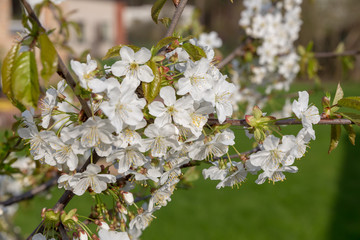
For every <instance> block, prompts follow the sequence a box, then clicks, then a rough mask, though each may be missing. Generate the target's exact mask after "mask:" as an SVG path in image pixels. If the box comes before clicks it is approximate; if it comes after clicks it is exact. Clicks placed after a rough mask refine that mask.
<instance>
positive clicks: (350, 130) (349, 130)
mask: <svg viewBox="0 0 360 240" xmlns="http://www.w3.org/2000/svg"><path fill="white" fill-rule="evenodd" d="M343 126H344V128H345V130H346V132H347V133H348V137H349V140H350V142H351V144H352V145H354V146H355V138H356V133H355V131H354V128H353V126H351V125H343Z"/></svg>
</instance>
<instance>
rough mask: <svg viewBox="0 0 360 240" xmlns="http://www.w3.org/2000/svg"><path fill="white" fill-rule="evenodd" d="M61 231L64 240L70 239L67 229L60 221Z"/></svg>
mask: <svg viewBox="0 0 360 240" xmlns="http://www.w3.org/2000/svg"><path fill="white" fill-rule="evenodd" d="M59 232H60V235H61V239H62V240H70V239H69V236H68V235H67V234H66V230H65V228H64V225H62V223H60V225H59Z"/></svg>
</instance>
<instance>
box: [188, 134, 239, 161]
mask: <svg viewBox="0 0 360 240" xmlns="http://www.w3.org/2000/svg"><path fill="white" fill-rule="evenodd" d="M231 134H232V135H231ZM233 137H234V134H233V133H231V132H230V130H229V131H224V132H223V133H217V134H216V135H215V136H213V137H211V136H207V137H206V138H205V139H204V140H202V141H197V142H195V144H193V145H192V146H191V147H190V149H189V157H190V158H192V159H194V160H204V159H205V158H207V157H208V156H210V157H213V156H215V157H221V156H223V155H224V154H226V153H227V152H228V149H229V147H228V145H233V144H234V141H233V140H231V138H232V139H233Z"/></svg>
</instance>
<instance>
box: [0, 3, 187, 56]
mask: <svg viewBox="0 0 360 240" xmlns="http://www.w3.org/2000/svg"><path fill="white" fill-rule="evenodd" d="M126 2H127V1H126V0H66V1H64V2H63V3H62V4H61V5H60V6H61V7H62V8H63V10H64V13H65V14H66V13H70V15H69V17H68V19H69V20H71V21H74V22H76V23H78V24H79V27H80V30H81V32H82V36H81V37H78V36H77V35H76V34H75V32H73V33H72V34H71V39H70V41H69V42H68V45H69V46H70V47H71V48H72V49H74V50H75V52H76V53H77V54H80V53H81V52H83V51H85V50H87V49H88V50H90V52H91V54H92V55H93V56H103V55H104V54H105V53H106V51H107V49H109V48H111V47H113V46H115V45H118V44H127V43H129V42H131V43H132V44H140V45H142V44H143V45H146V44H153V43H155V42H156V41H158V40H160V39H161V36H162V34H163V33H164V31H165V28H164V26H163V25H162V24H159V25H156V24H154V23H153V22H152V19H151V14H150V12H151V7H152V6H151V5H141V6H127V5H126ZM193 9H194V7H193V6H188V7H187V8H186V9H185V11H184V13H183V17H182V20H183V21H184V20H186V19H190V18H191V14H192V12H193ZM173 11H174V7H173V6H172V4H167V5H165V7H164V10H163V11H162V14H161V15H164V14H165V15H167V16H169V17H171V15H172V14H173ZM21 14H22V10H21V6H20V1H19V0H0V59H2V58H3V57H4V55H5V54H6V52H7V51H8V49H9V48H10V46H11V45H12V43H13V42H14V37H15V36H16V33H17V32H22V31H23V27H22V24H21ZM39 18H40V21H41V23H42V24H43V25H44V27H45V28H46V29H52V28H55V27H57V25H56V23H55V20H54V18H53V16H52V13H51V11H50V10H48V9H45V10H44V11H42V14H41V16H40V17H39Z"/></svg>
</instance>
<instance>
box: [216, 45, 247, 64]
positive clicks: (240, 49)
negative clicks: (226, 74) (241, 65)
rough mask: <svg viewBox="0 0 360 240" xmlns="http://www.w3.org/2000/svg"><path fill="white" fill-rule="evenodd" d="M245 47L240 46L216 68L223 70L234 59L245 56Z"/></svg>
mask: <svg viewBox="0 0 360 240" xmlns="http://www.w3.org/2000/svg"><path fill="white" fill-rule="evenodd" d="M243 49H244V46H242V45H241V46H239V47H237V48H235V49H234V51H233V52H232V53H230V54H229V55H228V56H227V57H226V58H224V59H223V60H222V61H221V62H219V63H218V64H217V65H216V67H217V68H219V69H221V68H223V67H225V66H226V65H227V64H229V63H230V62H231V61H232V60H233V59H234V58H236V57H238V56H243V55H244V54H245V52H244V50H243Z"/></svg>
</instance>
